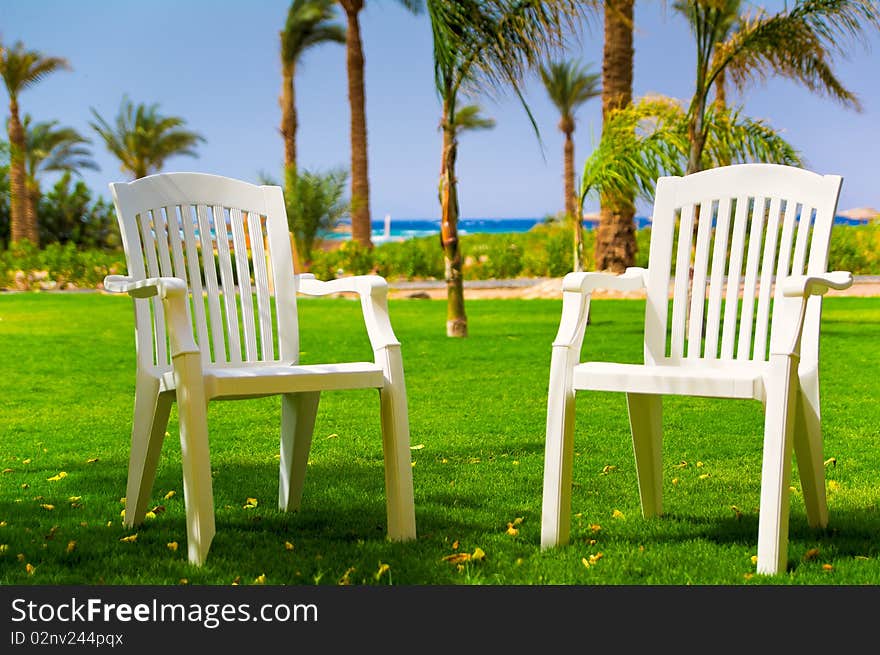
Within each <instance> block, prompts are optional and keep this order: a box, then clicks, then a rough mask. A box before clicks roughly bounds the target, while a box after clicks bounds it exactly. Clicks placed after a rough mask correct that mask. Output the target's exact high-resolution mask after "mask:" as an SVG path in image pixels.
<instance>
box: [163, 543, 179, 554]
mask: <svg viewBox="0 0 880 655" xmlns="http://www.w3.org/2000/svg"><path fill="white" fill-rule="evenodd" d="M165 545H166V546H168V550H170V551H172V552H175V553H176V552H177V542H176V541H169V542H168V543H167V544H165Z"/></svg>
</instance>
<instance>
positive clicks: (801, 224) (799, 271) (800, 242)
mask: <svg viewBox="0 0 880 655" xmlns="http://www.w3.org/2000/svg"><path fill="white" fill-rule="evenodd" d="M812 229H813V208H812V207H810V206H809V205H805V206H802V207H801V216H800V220H799V221H798V225H797V239H796V240H795V244H794V255H792V259H791V267H790V268H791V274H792V275H803V274H804V272H805V270H804V269H805V267H806V265H807V245H808V244H809V240H810V231H811V230H812Z"/></svg>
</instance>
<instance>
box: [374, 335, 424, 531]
mask: <svg viewBox="0 0 880 655" xmlns="http://www.w3.org/2000/svg"><path fill="white" fill-rule="evenodd" d="M376 363H377V364H379V365H380V366H381V367H382V369H383V370H384V372H385V386H384V387H382V388H381V389H380V390H379V402H380V406H381V417H382V418H381V420H382V449H383V451H384V453H385V494H386V505H387V515H388V537H389V539H392V540H394V541H408V540H410V539H415V538H416V515H415V500H414V498H413V478H412V457H411V455H410V449H409V446H410V440H409V413H408V409H407V401H406V384H405V382H404V377H403V359H402V357H401V354H400V346H399V345H396V344H395V345H389V346H387V347H384V348H380V349H378V350H377V351H376Z"/></svg>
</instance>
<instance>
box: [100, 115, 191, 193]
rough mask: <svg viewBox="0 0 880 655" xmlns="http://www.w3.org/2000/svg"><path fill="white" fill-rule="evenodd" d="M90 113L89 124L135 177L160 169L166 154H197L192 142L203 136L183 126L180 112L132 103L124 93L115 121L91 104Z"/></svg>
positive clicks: (166, 156) (169, 155) (125, 168)
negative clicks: (91, 120) (171, 113)
mask: <svg viewBox="0 0 880 655" xmlns="http://www.w3.org/2000/svg"><path fill="white" fill-rule="evenodd" d="M92 115H94V117H95V122H94V123H89V125H91V127H92V129H94V130H95V132H97V133H98V134H99V135H100V136H101V138H102V139H103V140H104V145H105V146H106V147H107V150H109V151H110V152H111V153H112V154H113V155H115V156H116V157H117V158H118V159H119V162H120V164H121V166H120V168H121V170H122V171H123V172H124V173H130V174H131V175H132V176H133V177H134V178H135V179H137V178H140V177H146V176H147V175H149V174H151V173H156V172H158V171H160V170H161V169H162V166H163V165H164V164H165V160H166V159H168V158H169V157H172V156H175V155H187V156H190V157H197V156H198V155H197V154H196V151H195V146H196V144H197V143H199V142H202V141H204V140H205V139H204V137H202V136H201V135H200V134H198V133H197V132H192V131H190V130H187V129H185V127H184V126H185V125H186V121H185V120H184V119H182V118H180V117H179V116H163V115H162V114H160V113H159V105H158V104H152V105H144V104H142V103H141V104H138V105H137V106H135V105H134V104H133V103H132V102H131V100H129V99H128V98H127V97H123V98H122V103H121V104H120V106H119V112H118V113H117V114H116V121H115V124H114V125H110V124H109V123H108V122H107V121H106V120H104V119H103V118H102V117H101V115H100V114H98V112H97V111H95V109H94V108H92Z"/></svg>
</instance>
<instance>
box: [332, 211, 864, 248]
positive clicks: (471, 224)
mask: <svg viewBox="0 0 880 655" xmlns="http://www.w3.org/2000/svg"><path fill="white" fill-rule="evenodd" d="M635 220H636V224H637V227H638V228H639V229H642V228H644V227H646V226H648V225H650V224H651V222H650V221H649V220H648V219H647V218H646V217H644V216H637V217H636V219H635ZM543 221H544V219H543V218H461V219H459V221H458V233H459V235H466V234H505V233H510V232H528V231H529V230H530V229H531V228H532V227H534V226H535V225H536V224H538V223H542V222H543ZM864 223H866V221H861V220H856V219H851V218H845V217H843V216H838V217H837V218H836V219H835V224H836V225H863V224H864ZM372 227H373V234H372V240H373V243H383V242H385V241H403V240H405V239H412V238H414V237H424V236H435V235H438V234H439V233H440V219H439V218H393V217H386V218H384V219H380V220H374V221H373V222H372ZM584 227H585V228H586V229H593V228H594V227H595V222H594V221H591V220H585V221H584ZM349 236H350V232H349V231H348V225H346V224H342V225H340V229H339V231H337V232H334V233H333V234H332V235H328V237H327V238H329V239H348V238H349Z"/></svg>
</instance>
